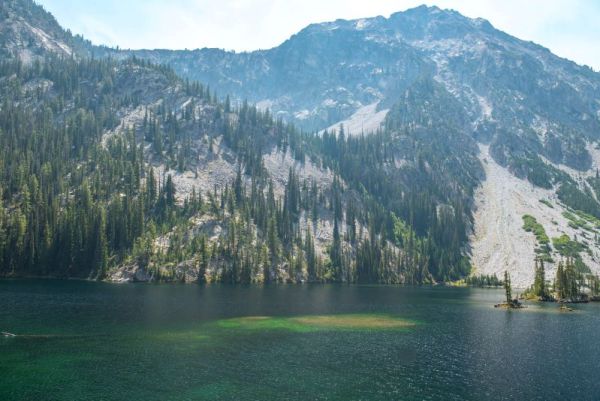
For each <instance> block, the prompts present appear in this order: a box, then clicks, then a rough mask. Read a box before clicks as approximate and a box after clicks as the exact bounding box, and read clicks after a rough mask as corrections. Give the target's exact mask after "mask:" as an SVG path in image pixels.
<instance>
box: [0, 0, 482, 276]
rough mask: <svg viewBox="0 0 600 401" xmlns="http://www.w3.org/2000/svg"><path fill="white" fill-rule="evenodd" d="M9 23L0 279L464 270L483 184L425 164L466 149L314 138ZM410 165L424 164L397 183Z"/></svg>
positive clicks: (11, 12) (10, 6)
mask: <svg viewBox="0 0 600 401" xmlns="http://www.w3.org/2000/svg"><path fill="white" fill-rule="evenodd" d="M3 7H4V11H5V12H4V14H3V15H4V19H3V21H2V25H3V26H9V25H10V27H11V29H8V30H5V31H4V32H5V36H4V37H3V40H4V42H3V44H4V46H5V48H7V49H10V51H7V52H6V53H5V54H4V55H3V58H2V60H1V62H0V93H1V94H2V99H3V102H2V107H1V108H0V144H1V146H0V148H1V149H2V153H1V155H2V157H1V158H0V160H1V161H2V163H0V180H1V182H2V185H1V188H2V191H1V196H0V199H1V200H2V202H0V260H1V264H0V266H1V268H0V274H1V275H3V276H11V277H22V276H44V277H47V276H50V277H83V278H101V279H108V280H115V281H124V280H125V281H131V280H143V281H146V280H164V281H199V282H204V281H220V282H231V283H236V282H242V283H247V282H267V281H278V282H300V281H336V282H385V283H424V282H433V281H442V280H447V279H458V278H460V277H463V276H464V275H466V274H467V273H468V272H469V264H468V259H467V257H466V255H464V253H463V252H462V250H461V249H462V248H463V247H464V244H465V242H466V227H467V225H468V224H467V222H466V219H467V216H468V213H469V206H468V205H469V202H468V199H467V198H466V197H465V193H466V192H465V191H472V187H473V185H474V182H475V181H474V180H473V179H472V178H467V179H464V178H461V179H458V178H459V177H457V176H456V174H455V173H456V169H453V170H452V171H451V172H449V171H443V170H442V169H441V168H438V167H435V168H431V167H429V166H428V165H427V163H426V162H425V160H424V157H425V153H427V152H429V153H430V154H429V155H427V158H428V159H429V160H434V159H435V158H439V157H441V155H442V152H446V151H447V152H446V154H447V155H448V154H450V153H449V152H454V153H456V152H458V146H460V143H459V141H457V142H454V141H445V142H444V143H441V144H440V145H441V146H440V147H439V148H435V149H431V148H430V147H428V146H424V144H423V143H420V142H419V141H416V140H415V139H414V138H413V137H411V135H410V134H409V133H408V132H403V133H392V132H391V131H390V132H381V133H380V135H379V136H372V137H369V138H362V139H357V138H346V137H345V136H344V135H343V134H341V133H340V135H330V134H324V135H322V136H318V137H317V136H313V135H306V134H303V133H301V132H300V131H298V130H296V129H295V128H294V127H293V126H291V125H287V124H285V123H284V122H283V121H281V120H276V119H273V117H272V115H271V114H270V113H269V112H262V111H260V110H257V108H256V107H254V106H251V105H248V104H246V103H244V104H240V105H237V106H233V105H231V103H230V102H229V101H228V100H225V101H224V102H221V101H219V100H218V99H217V98H216V96H215V94H214V93H213V92H211V91H210V90H209V89H208V88H207V87H206V86H205V85H202V84H200V83H197V82H190V81H185V80H183V79H181V78H179V77H178V76H177V75H176V74H175V73H174V72H173V71H172V70H171V69H170V68H169V67H165V66H158V65H155V64H152V63H149V62H147V61H145V60H143V59H140V58H139V57H137V58H129V57H125V56H119V57H96V58H91V57H89V56H90V54H95V55H96V56H97V55H98V52H104V55H110V54H112V55H115V54H117V55H119V53H118V52H116V51H114V50H111V49H105V48H97V47H94V46H92V45H91V44H89V43H88V42H85V41H84V40H83V39H78V38H73V37H72V36H71V35H70V34H69V33H68V32H66V31H64V30H62V28H60V27H57V25H56V21H55V20H54V19H53V18H52V16H51V15H49V14H48V13H46V12H45V11H44V10H43V9H41V8H40V7H38V6H37V5H36V4H35V3H33V2H31V1H28V0H19V1H11V2H8V3H4V4H3ZM32 32H33V34H32ZM25 36H28V37H29V39H28V40H22V38H23V37H25ZM78 43H81V44H82V47H77V46H75V45H76V44H78ZM119 59H121V60H119ZM422 85H424V88H428V91H429V92H428V94H429V95H430V96H433V95H435V91H437V90H439V88H438V87H437V86H436V85H435V84H434V83H432V82H427V81H424V82H423V83H422ZM448 129H449V130H451V131H452V136H453V137H456V138H457V139H460V138H459V136H457V135H456V133H455V132H454V129H453V128H451V127H449V128H448ZM418 131H419V132H421V133H422V134H423V135H424V136H429V135H434V136H435V135H437V134H436V133H433V132H428V131H427V130H424V129H421V128H419V129H418ZM449 132H450V131H449ZM390 142H394V143H395V144H396V145H395V146H394V148H393V152H392V148H391V147H389V146H387V144H388V143H390ZM415 150H417V151H418V154H419V157H420V158H421V159H420V163H419V164H418V165H417V164H416V165H415V166H414V167H412V168H411V169H410V170H407V169H400V168H399V166H402V165H403V164H404V163H406V161H407V160H409V159H411V160H412V159H414V158H415V157H416V156H415V154H414V152H415ZM474 154H475V148H473V146H471V158H470V159H469V160H473V157H474ZM461 155H462V152H461ZM400 157H401V159H399V158H400ZM457 158H458V155H456V156H454V157H453V159H452V161H453V162H454V161H456V160H457ZM365 165H369V166H372V168H370V169H368V170H367V171H365V170H364V169H363V168H362V167H363V166H365ZM440 167H443V168H446V167H453V166H452V163H446V162H445V161H444V163H442V164H440ZM413 171H414V174H413V173H411V172H413ZM365 174H366V175H365ZM417 175H418V176H419V178H418V180H417V179H416V176H417ZM444 177H447V178H449V180H448V181H446V182H443V181H442V178H444ZM389 182H392V183H393V185H392V186H388V185H387V184H388V183H389ZM447 222H453V223H454V228H449V226H447V224H446V223H447Z"/></svg>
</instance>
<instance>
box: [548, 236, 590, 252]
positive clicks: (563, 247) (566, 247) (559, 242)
mask: <svg viewBox="0 0 600 401" xmlns="http://www.w3.org/2000/svg"><path fill="white" fill-rule="evenodd" d="M552 245H554V248H555V249H556V250H557V251H558V253H560V254H561V255H562V256H567V257H577V256H579V253H580V252H581V251H583V248H584V247H583V245H582V244H580V243H579V242H577V241H573V240H571V238H570V237H569V236H568V235H567V234H563V235H561V236H560V237H556V238H552Z"/></svg>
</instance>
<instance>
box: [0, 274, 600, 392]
mask: <svg viewBox="0 0 600 401" xmlns="http://www.w3.org/2000/svg"><path fill="white" fill-rule="evenodd" d="M502 297H503V293H502V291H500V290H479V289H466V288H400V287H393V286H335V285H314V286H267V287H227V286H207V287H201V286H195V285H146V284H140V285H109V284H103V283H87V282H63V281H0V305H1V308H0V331H10V332H12V333H16V334H22V335H25V336H24V337H16V338H0V377H1V378H2V379H1V380H0V399H2V400H4V399H6V400H22V399H25V400H27V399H31V400H46V399H48V400H79V399H86V400H95V399H97V400H182V399H183V400H185V399H207V400H209V399H210V400H212V399H252V400H269V399H272V400H282V399H294V400H306V399H327V400H336V399H339V400H347V399H363V400H381V399H383V400H388V399H406V400H413V399H414V400H422V399H428V400H521V399H529V400H565V399H577V400H588V399H589V400H598V399H600V381H599V380H597V375H596V374H595V373H594V372H595V368H596V366H597V363H598V361H599V360H600V342H599V341H597V335H598V334H597V333H598V330H599V329H600V318H599V316H600V314H599V312H600V310H599V308H600V305H597V304H588V305H578V306H577V307H576V309H577V312H576V313H560V312H558V307H557V306H556V305H552V304H541V305H533V304H532V305H529V308H528V309H525V310H522V311H521V310H520V311H504V310H498V309H494V308H493V305H494V304H495V303H497V302H498V301H499V300H501V299H502ZM406 323H410V324H409V325H408V326H406ZM248 328H250V329H248ZM390 328H392V329H390Z"/></svg>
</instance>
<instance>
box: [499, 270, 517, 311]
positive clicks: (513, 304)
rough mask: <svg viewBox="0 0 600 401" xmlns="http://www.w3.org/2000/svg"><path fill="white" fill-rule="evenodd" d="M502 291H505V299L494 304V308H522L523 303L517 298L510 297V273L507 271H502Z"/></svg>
mask: <svg viewBox="0 0 600 401" xmlns="http://www.w3.org/2000/svg"><path fill="white" fill-rule="evenodd" d="M504 291H505V293H506V300H505V301H504V302H502V303H499V304H496V305H494V308H503V309H522V308H524V306H523V304H522V303H521V302H519V300H518V299H517V298H513V297H512V286H511V283H510V274H508V272H507V271H505V272H504Z"/></svg>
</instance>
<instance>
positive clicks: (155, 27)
mask: <svg viewBox="0 0 600 401" xmlns="http://www.w3.org/2000/svg"><path fill="white" fill-rule="evenodd" d="M37 1H38V2H39V3H41V4H43V5H44V6H45V7H46V9H47V10H49V11H50V12H52V13H53V14H54V16H55V17H56V18H57V19H58V21H59V22H60V23H61V24H62V25H63V26H65V27H66V28H69V29H71V31H73V32H74V33H80V34H83V35H84V36H85V37H86V38H88V39H91V40H92V41H93V42H94V43H96V44H106V45H110V46H120V47H122V48H132V49H139V48H169V49H185V48H188V49H195V48H200V47H218V48H225V49H233V50H237V51H241V50H255V49H265V48H271V47H273V46H276V45H278V44H280V43H281V42H283V41H284V40H285V39H287V38H288V37H289V36H291V35H292V34H294V33H296V32H297V31H299V30H300V29H302V28H303V27H305V26H306V25H308V24H310V23H312V22H322V21H330V20H335V19H337V18H345V19H352V18H360V17H372V16H376V15H383V16H386V17H387V16H389V14H390V13H393V12H396V11H403V10H405V9H407V8H411V7H414V6H417V5H420V4H423V3H425V4H428V5H437V6H438V7H441V8H451V9H455V10H457V11H460V12H461V13H463V14H465V15H467V16H469V17H482V18H486V19H488V20H489V21H490V22H491V23H492V24H493V25H494V26H496V27H497V28H499V29H502V30H504V31H506V32H508V33H510V34H512V35H514V36H517V37H519V38H521V39H526V40H533V41H534V42H537V43H539V44H542V45H544V46H546V47H548V48H550V50H552V51H553V52H554V53H556V54H558V55H560V56H563V57H567V58H569V59H572V60H574V61H577V62H578V63H580V64H587V65H590V66H592V67H594V68H595V69H596V70H599V69H600V1H596V0H438V1H425V0H416V1H413V0H218V1H217V0H37Z"/></svg>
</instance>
